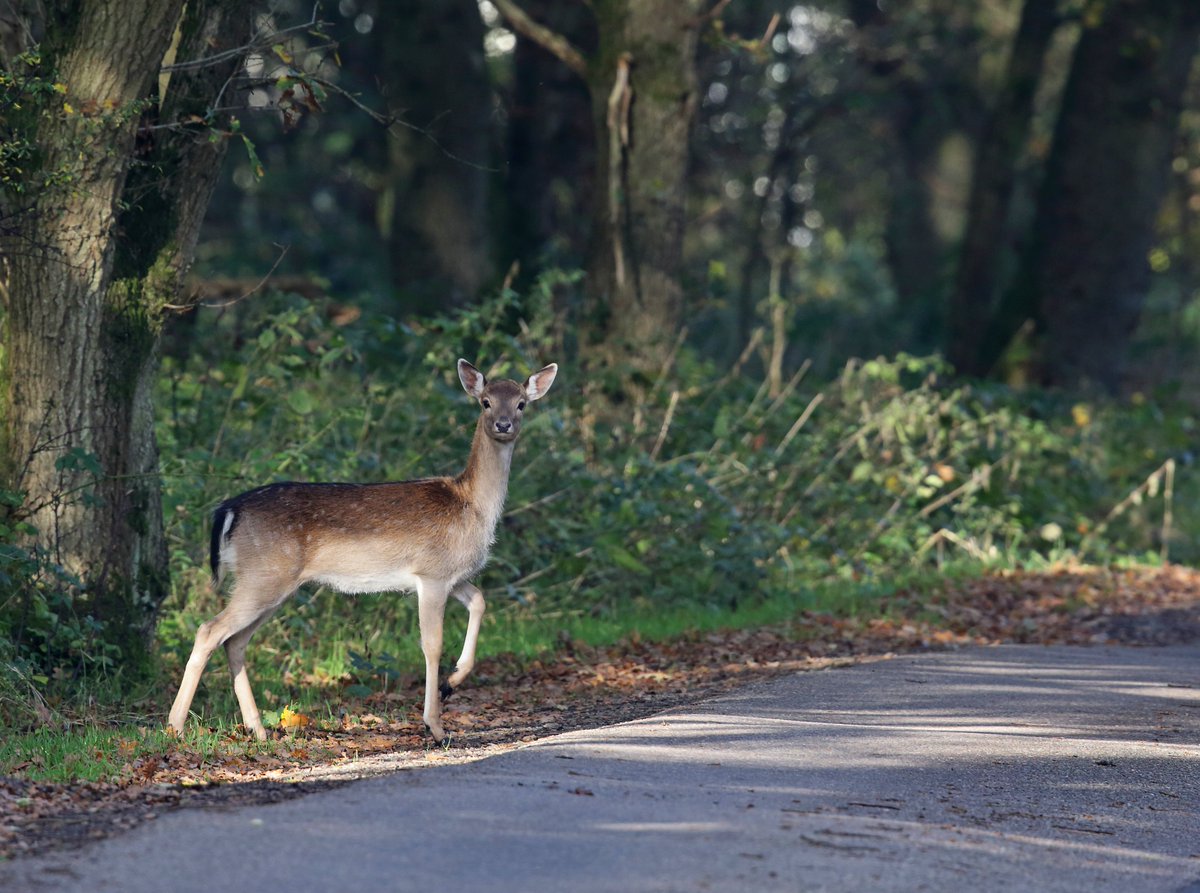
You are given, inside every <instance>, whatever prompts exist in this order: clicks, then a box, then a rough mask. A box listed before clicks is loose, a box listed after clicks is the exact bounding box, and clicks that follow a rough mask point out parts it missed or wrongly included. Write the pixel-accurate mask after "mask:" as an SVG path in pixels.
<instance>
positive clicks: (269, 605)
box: [167, 576, 295, 739]
mask: <svg viewBox="0 0 1200 893" xmlns="http://www.w3.org/2000/svg"><path fill="white" fill-rule="evenodd" d="M255 582H256V581H254V580H253V579H252V578H250V577H249V576H247V577H245V578H242V579H239V580H238V581H237V582H236V583H235V584H234V589H233V595H232V596H231V597H230V599H229V604H227V605H226V606H225V610H223V611H221V613H219V614H218V615H217V616H216V617H214V618H213V619H212V620H208V621H205V622H204V623H202V624H200V628H199V629H198V630H196V641H195V643H194V644H193V645H192V654H191V656H190V657H189V658H188V662H187V667H186V668H185V669H184V671H183V680H182V681H181V682H180V683H179V692H178V693H177V694H176V695H175V702H174V703H173V704H172V705H171V712H170V714H169V716H168V720H167V722H168V724H169V725H170V726H171V728H173V729H174V730H175V731H176V732H177V733H180V734H182V732H183V727H184V725H185V724H186V722H187V717H188V710H189V709H190V708H191V706H192V700H193V699H194V698H195V697H196V689H197V687H198V686H199V685H200V677H201V675H202V674H203V673H204V668H205V667H206V666H207V665H208V659H209V658H210V657H211V656H212V653H213V652H214V651H216V650H217V648H218V647H219V646H221V645H226V654H227V655H228V656H229V666H230V671H231V672H232V673H233V676H234V691H235V692H236V693H237V695H238V703H239V704H240V705H241V707H242V719H243V721H245V722H246V727H247V728H248V729H249V730H251V731H253V732H254V733H255V735H257V736H258V737H259V738H260V739H261V738H265V737H266V730H265V729H263V728H262V721H261V720H260V719H259V718H258V708H257V707H256V706H255V704H254V696H253V694H251V692H250V682H249V679H248V678H247V676H246V669H245V653H246V642H248V641H249V639H250V636H251V635H252V634H253V633H254V630H256V629H258V627H259V626H261V625H262V623H263V622H264V621H265V620H266V619H267V618H268V617H270V616H271V614H272V613H274V611H275V609H276V608H277V607H279V605H280V604H282V603H283V601H284V600H285V599H287V597H288V596H289V595H291V593H292V592H293V591H294V588H295V587H294V584H292V583H291V582H290V581H289V583H288V584H287V585H286V586H283V585H281V584H279V583H276V585H275V586H273V587H271V588H270V589H266V588H264V587H263V586H262V583H263V582H265V581H258V582H259V585H255ZM281 589H282V592H281V591H280V590H281ZM263 592H271V593H272V597H271V598H269V599H263V598H262V597H261V594H262V593H263ZM226 643H229V644H226ZM235 663H236V666H235ZM243 693H245V695H246V696H248V701H249V706H250V708H251V711H252V712H251V714H250V715H249V716H247V710H246V707H247V700H246V698H243Z"/></svg>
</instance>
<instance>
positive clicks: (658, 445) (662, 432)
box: [650, 391, 679, 461]
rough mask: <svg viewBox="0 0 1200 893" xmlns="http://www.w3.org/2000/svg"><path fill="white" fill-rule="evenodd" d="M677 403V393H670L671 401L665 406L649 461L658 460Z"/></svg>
mask: <svg viewBox="0 0 1200 893" xmlns="http://www.w3.org/2000/svg"><path fill="white" fill-rule="evenodd" d="M678 403H679V391H671V401H670V402H669V403H668V404H667V414H666V416H664V417H663V423H662V427H661V428H659V429H658V440H656V441H654V449H652V450H651V451H650V460H651V461H654V460H655V459H657V458H658V451H659V450H661V449H662V445H663V442H664V441H665V440H666V439H667V432H668V431H669V430H671V419H672V418H674V417H675V407H676V405H678Z"/></svg>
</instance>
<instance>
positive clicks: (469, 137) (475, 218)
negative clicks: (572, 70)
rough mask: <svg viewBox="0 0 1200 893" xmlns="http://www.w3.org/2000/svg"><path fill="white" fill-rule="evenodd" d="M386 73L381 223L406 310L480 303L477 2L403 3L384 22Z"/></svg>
mask: <svg viewBox="0 0 1200 893" xmlns="http://www.w3.org/2000/svg"><path fill="white" fill-rule="evenodd" d="M378 27H379V34H380V44H381V45H380V53H381V57H382V60H383V61H382V65H381V72H382V78H383V84H384V88H385V92H386V96H387V101H388V105H389V107H390V109H391V111H392V112H393V113H394V114H397V115H399V116H400V117H401V118H403V120H404V121H405V122H407V123H410V124H413V125H416V126H417V127H420V128H422V129H423V130H422V131H416V130H410V129H407V128H404V127H399V126H393V127H392V128H391V129H390V130H389V131H388V157H389V165H388V168H389V171H388V184H387V189H388V192H387V194H388V196H389V204H390V208H389V207H385V208H383V209H382V217H383V219H382V221H381V222H382V223H383V224H384V229H385V232H386V234H387V239H388V245H389V248H390V253H391V266H392V281H393V282H394V283H395V285H396V287H397V288H398V289H400V291H401V292H402V293H403V295H404V297H405V298H406V299H407V302H408V303H407V305H406V309H410V310H413V311H416V312H426V313H427V312H432V311H435V310H438V309H440V308H444V307H446V306H447V304H454V305H462V304H466V303H468V302H470V301H473V300H475V299H476V297H477V296H478V293H479V290H480V288H482V287H483V285H484V283H485V282H486V281H487V279H488V277H489V276H490V275H491V274H492V257H491V240H490V237H489V230H490V227H489V217H488V190H489V175H488V168H489V167H490V164H491V153H492V149H493V147H494V145H495V140H494V138H493V132H492V130H491V128H489V127H488V126H486V125H487V122H489V121H491V120H492V113H491V102H492V94H491V85H490V82H489V80H488V73H487V68H486V67H485V65H484V57H483V34H484V27H483V20H482V19H481V18H480V14H479V4H478V3H477V2H476V0H439V2H437V3H430V2H428V0H403V2H398V3H395V4H393V5H391V6H390V7H388V8H387V13H386V14H385V15H383V16H381V18H380V22H379V26H378Z"/></svg>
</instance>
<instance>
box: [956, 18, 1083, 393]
mask: <svg viewBox="0 0 1200 893" xmlns="http://www.w3.org/2000/svg"><path fill="white" fill-rule="evenodd" d="M1058 23H1059V18H1058V15H1057V12H1056V10H1055V4H1054V3H1050V2H1046V0H1026V2H1025V4H1024V6H1023V7H1022V10H1021V21H1020V24H1019V25H1018V26H1017V33H1016V36H1015V38H1014V39H1013V47H1012V53H1011V55H1010V56H1009V61H1008V69H1007V72H1006V74H1005V78H1004V86H1003V88H1002V91H1001V93H1000V96H999V97H998V99H997V101H996V105H995V107H994V108H993V110H992V113H991V115H990V116H989V117H988V120H987V123H986V124H985V126H984V130H983V133H982V134H980V137H979V148H978V151H977V153H976V157H975V169H974V176H973V177H972V182H971V195H970V199H969V200H968V205H967V230H966V234H965V236H964V238H963V244H962V249H961V255H960V259H959V265H958V273H957V277H956V279H955V283H954V290H953V292H952V293H951V295H950V309H949V337H948V341H947V344H946V353H947V356H948V357H949V358H950V362H951V363H952V364H953V365H954V367H955V368H956V369H957V370H958V371H959V372H961V373H963V374H966V375H976V376H982V375H986V374H987V373H988V372H989V371H990V370H991V368H992V366H993V365H994V364H995V362H996V360H997V359H998V357H997V356H995V355H994V352H985V351H984V350H983V345H984V341H985V334H986V332H987V330H988V327H989V324H990V321H991V319H992V314H993V312H994V311H995V306H996V297H997V295H998V294H999V293H1000V287H1001V283H1000V281H999V280H1000V267H1001V261H1002V259H1003V258H1004V256H1005V253H1006V252H1007V251H1009V250H1010V244H1009V243H1010V241H1011V240H1010V238H1009V229H1008V224H1009V210H1010V208H1011V205H1012V198H1013V185H1014V179H1015V172H1016V166H1017V160H1018V158H1019V157H1020V155H1021V151H1022V149H1023V147H1024V146H1025V143H1026V142H1027V140H1028V138H1029V132H1030V127H1031V125H1032V122H1033V99H1034V94H1035V93H1036V91H1037V87H1038V84H1039V82H1040V81H1041V71H1042V61H1043V59H1044V58H1045V55H1046V50H1047V48H1048V47H1049V45H1050V40H1051V38H1052V37H1053V36H1054V32H1055V29H1056V28H1057V27H1058ZM1012 334H1013V333H1012V332H1009V333H1008V337H1010V338H1011V337H1012Z"/></svg>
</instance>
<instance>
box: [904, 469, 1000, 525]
mask: <svg viewBox="0 0 1200 893" xmlns="http://www.w3.org/2000/svg"><path fill="white" fill-rule="evenodd" d="M1007 458H1008V457H1007V456H1005V457H1004V458H1002V459H1000V460H998V461H997V462H996V463H995V465H1001V464H1003V463H1004V462H1005V461H1006V460H1007ZM995 465H981V466H980V467H979V468H977V469H975V470H974V471H973V472H971V477H970V479H969V480H967V481H964V482H963V483H962V484H961V485H959V486H958V487H955V488H954V489H953V490H951V491H950V492H949V493H943V494H942V495H941V496H939V497H938V498H937V499H935V500H934V501H933V502H931V503H929V505H927V506H925V507H924V508H922V509H921V510H920V511H919V512H917V517H918V518H928V517H929V516H930V515H932V514H933V513H934V512H936V511H937V510H938V509H940V508H941V507H942V506H944V505H945V504H946V503H948V502H952V501H953V500H955V499H957V498H958V497H959V496H960V495H961V494H963V493H966V492H969V491H971V490H978V489H979V486H980V485H981V484H985V483H987V481H988V479H989V478H990V477H991V476H992V469H993V468H994V467H995Z"/></svg>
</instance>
